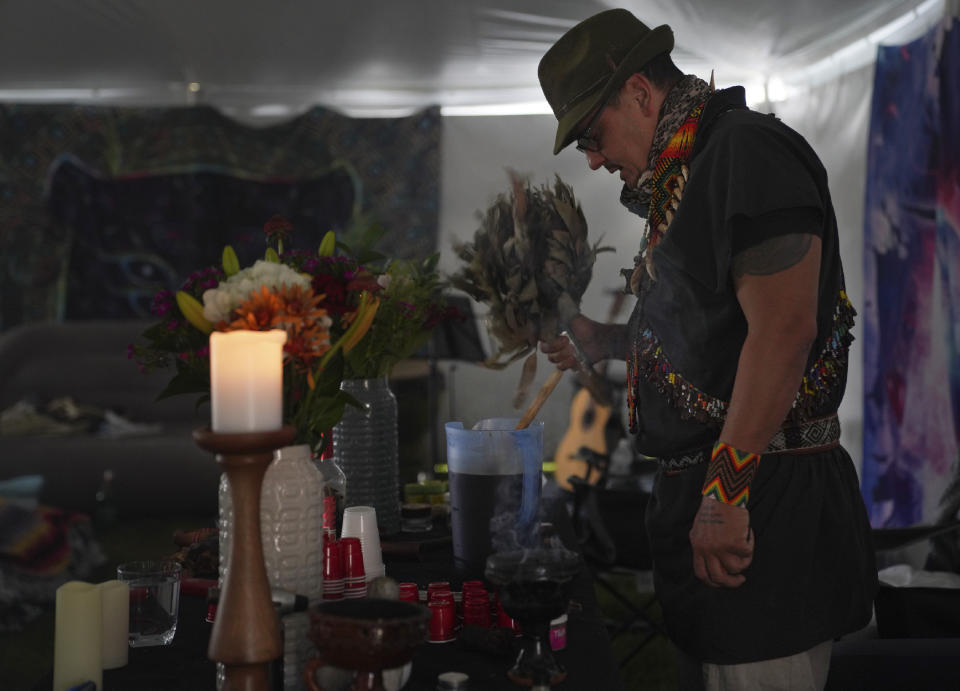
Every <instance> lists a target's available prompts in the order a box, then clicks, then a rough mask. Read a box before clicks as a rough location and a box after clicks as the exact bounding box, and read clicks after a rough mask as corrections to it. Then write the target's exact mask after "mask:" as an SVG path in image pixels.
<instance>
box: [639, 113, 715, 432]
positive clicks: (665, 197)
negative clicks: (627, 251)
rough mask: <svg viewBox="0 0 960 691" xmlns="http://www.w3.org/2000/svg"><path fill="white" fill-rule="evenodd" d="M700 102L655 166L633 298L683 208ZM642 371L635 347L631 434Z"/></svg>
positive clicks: (652, 274)
mask: <svg viewBox="0 0 960 691" xmlns="http://www.w3.org/2000/svg"><path fill="white" fill-rule="evenodd" d="M705 104H706V101H701V102H700V103H698V104H697V105H695V106H694V107H693V110H691V111H690V112H689V114H688V115H687V117H686V119H685V120H684V121H683V123H681V125H680V127H678V128H677V131H676V132H674V134H673V136H672V137H671V138H670V140H669V141H668V142H667V145H666V146H665V147H664V149H663V151H662V152H661V153H660V156H659V157H658V158H657V161H656V163H655V164H654V165H653V168H652V171H653V175H652V176H651V181H650V206H649V208H648V210H647V222H646V224H645V225H644V228H643V237H642V238H641V240H640V253H639V254H638V255H637V256H636V257H635V258H634V269H633V274H632V275H631V276H630V281H629V288H630V292H632V293H633V294H634V295H639V294H640V274H641V272H642V271H643V267H646V271H647V272H648V273H649V274H650V277H651V278H655V272H654V269H653V256H652V253H651V250H652V249H653V248H654V247H656V246H657V244H658V243H659V242H660V240H661V239H662V238H663V235H664V234H665V233H666V232H667V229H668V228H669V227H670V224H671V223H672V222H673V215H674V214H675V213H676V211H677V209H678V208H679V206H680V199H681V198H682V196H683V188H684V185H686V182H687V177H688V175H689V169H688V167H687V159H688V158H689V157H690V152H692V151H693V144H694V141H695V140H696V136H697V127H698V125H699V124H700V116H701V115H702V114H703V106H704V105H705ZM639 370H640V359H639V353H638V349H637V347H636V344H634V347H633V352H631V353H630V357H628V358H627V382H628V385H627V408H628V410H629V413H630V431H631V432H636V429H637V409H636V403H637V402H636V394H635V387H634V386H633V384H632V382H634V381H635V380H636V378H637V376H638V373H639Z"/></svg>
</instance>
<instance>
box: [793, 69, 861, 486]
mask: <svg viewBox="0 0 960 691" xmlns="http://www.w3.org/2000/svg"><path fill="white" fill-rule="evenodd" d="M872 94H873V65H872V64H871V65H869V66H867V67H864V68H862V69H859V70H856V71H854V72H850V73H848V74H845V75H842V76H840V77H838V78H837V79H834V80H832V81H830V82H827V83H825V84H822V85H820V86H818V87H816V88H813V89H810V90H809V91H807V92H805V93H804V94H803V95H802V96H800V97H796V98H793V99H790V100H787V101H784V102H782V103H778V104H775V105H776V107H775V109H774V112H776V114H777V115H778V116H779V117H780V118H781V119H782V120H783V121H784V122H786V123H787V124H789V125H790V126H791V127H793V128H794V129H795V130H797V131H798V132H799V133H800V134H802V135H803V136H804V137H805V138H806V139H807V141H808V142H809V143H810V145H811V146H812V147H813V148H814V150H815V151H816V152H817V153H818V154H819V155H820V159H821V161H823V165H824V167H825V168H826V169H827V175H828V179H829V184H830V194H831V195H832V198H833V207H834V210H835V211H836V213H837V225H838V227H839V231H840V257H841V259H842V260H843V270H844V275H845V277H846V284H847V294H848V295H849V296H850V301H851V302H852V303H853V306H854V307H855V308H856V310H857V312H858V314H861V315H862V314H863V202H864V187H865V185H866V167H867V136H868V133H869V131H870V102H871V98H872ZM853 333H854V337H855V339H856V340H854V342H853V345H852V346H851V347H850V369H849V372H848V377H847V392H846V395H845V396H844V398H843V403H842V404H841V405H840V429H841V442H842V443H843V445H844V447H845V448H846V449H847V451H849V452H850V455H851V457H852V458H853V461H854V464H855V465H856V467H857V472H858V473H859V472H860V468H861V465H862V462H863V340H862V333H863V332H862V331H861V330H860V329H857V328H856V327H855V328H854V331H853Z"/></svg>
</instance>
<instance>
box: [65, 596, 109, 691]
mask: <svg viewBox="0 0 960 691" xmlns="http://www.w3.org/2000/svg"><path fill="white" fill-rule="evenodd" d="M100 619H101V613H100V589H99V588H98V587H97V586H95V585H92V584H90V583H83V582H81V581H70V582H69V583H64V584H63V585H62V586H60V587H59V588H57V613H56V626H55V632H54V639H53V691H66V689H69V688H70V687H72V686H77V685H78V684H82V683H84V682H87V681H92V682H94V683H96V685H97V688H98V689H99V688H103V662H102V655H103V653H102V650H101V649H102V642H101V633H100V632H101V624H100Z"/></svg>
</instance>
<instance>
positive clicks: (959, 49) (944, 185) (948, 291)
mask: <svg viewBox="0 0 960 691" xmlns="http://www.w3.org/2000/svg"><path fill="white" fill-rule="evenodd" d="M872 108H873V110H872V113H871V124H870V138H869V150H868V159H867V191H866V209H865V227H864V242H865V256H864V291H865V296H864V297H865V310H864V311H865V314H864V315H863V329H864V333H865V338H864V340H865V344H864V348H865V362H864V388H865V391H864V425H865V427H864V459H863V472H862V486H863V494H864V498H865V499H866V502H867V506H868V509H869V511H870V520H871V522H872V524H873V525H874V527H904V526H910V525H915V524H918V523H934V522H936V520H937V517H938V503H939V502H940V499H941V497H942V496H943V492H944V489H945V488H946V486H947V483H948V482H949V481H950V479H951V477H953V476H954V475H955V473H956V472H957V469H956V466H957V462H958V449H960V126H958V123H960V21H958V20H956V19H954V18H947V19H945V20H944V21H943V22H942V23H941V24H940V25H938V26H937V27H935V28H934V29H933V30H931V31H930V32H929V33H928V34H926V35H925V36H923V37H922V38H920V39H918V40H916V41H914V42H912V43H909V44H906V45H903V46H895V47H884V48H880V50H879V54H878V60H877V66H876V75H875V84H874V94H873V106H872Z"/></svg>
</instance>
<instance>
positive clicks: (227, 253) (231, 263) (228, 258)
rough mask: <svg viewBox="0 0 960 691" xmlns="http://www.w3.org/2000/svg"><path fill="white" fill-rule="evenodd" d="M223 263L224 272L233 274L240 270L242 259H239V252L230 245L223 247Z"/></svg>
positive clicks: (229, 274)
mask: <svg viewBox="0 0 960 691" xmlns="http://www.w3.org/2000/svg"><path fill="white" fill-rule="evenodd" d="M222 263H223V272H224V273H225V274H227V276H233V275H234V274H235V273H237V272H238V271H240V260H239V259H237V253H236V252H235V251H234V249H233V248H232V247H231V246H230V245H227V246H226V247H224V248H223V259H222Z"/></svg>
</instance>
